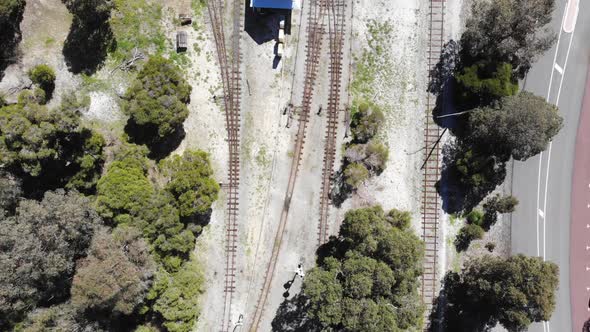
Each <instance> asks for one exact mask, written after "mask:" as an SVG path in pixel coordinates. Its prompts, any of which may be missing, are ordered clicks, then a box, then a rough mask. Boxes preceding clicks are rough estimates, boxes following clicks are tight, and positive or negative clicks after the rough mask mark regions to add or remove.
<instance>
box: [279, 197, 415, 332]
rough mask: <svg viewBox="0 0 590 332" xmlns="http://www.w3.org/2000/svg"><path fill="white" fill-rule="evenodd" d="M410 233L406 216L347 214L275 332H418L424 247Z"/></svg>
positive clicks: (368, 211) (282, 311) (374, 211)
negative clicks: (308, 331) (419, 292)
mask: <svg viewBox="0 0 590 332" xmlns="http://www.w3.org/2000/svg"><path fill="white" fill-rule="evenodd" d="M409 227H410V214H409V213H407V212H402V211H398V210H391V211H389V212H387V213H385V212H384V211H383V209H382V208H381V207H380V206H375V207H370V208H364V209H358V210H351V211H348V212H347V213H346V216H345V218H344V221H343V223H342V226H341V227H340V233H339V235H338V237H333V238H331V239H330V241H329V242H328V243H327V244H325V245H324V246H323V247H322V248H320V250H319V251H318V266H317V267H315V268H313V269H311V270H310V271H308V273H307V274H306V276H305V279H304V281H303V288H302V293H301V294H300V295H298V296H296V297H295V298H294V299H293V300H291V301H286V302H285V303H283V304H282V305H281V307H280V308H279V310H278V312H277V316H276V317H275V319H274V321H273V330H277V331H294V330H311V331H320V330H337V331H341V330H344V331H400V330H413V329H419V328H420V327H421V324H422V316H423V310H424V308H423V307H422V304H421V300H420V296H419V295H418V277H419V276H420V275H421V274H422V259H423V256H424V247H423V244H422V243H421V241H420V240H419V239H418V237H417V236H416V235H415V234H414V233H413V232H412V230H411V229H410V228H409Z"/></svg>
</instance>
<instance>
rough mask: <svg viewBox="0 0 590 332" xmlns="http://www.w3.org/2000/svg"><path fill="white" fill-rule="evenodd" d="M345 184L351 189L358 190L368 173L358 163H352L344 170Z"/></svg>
mask: <svg viewBox="0 0 590 332" xmlns="http://www.w3.org/2000/svg"><path fill="white" fill-rule="evenodd" d="M344 178H345V181H346V184H348V185H349V186H351V187H353V188H358V187H359V186H360V185H361V184H362V183H363V182H365V180H367V179H368V178H369V171H368V170H367V168H366V167H365V166H364V165H363V164H360V163H352V164H350V165H348V166H347V167H346V169H345V170H344Z"/></svg>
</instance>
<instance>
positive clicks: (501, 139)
mask: <svg viewBox="0 0 590 332" xmlns="http://www.w3.org/2000/svg"><path fill="white" fill-rule="evenodd" d="M562 125H563V119H562V117H561V116H560V115H559V114H558V111H557V107H556V106H555V105H552V104H549V103H547V102H546V101H545V99H544V98H541V97H538V96H535V95H533V94H531V93H529V92H526V91H523V92H521V93H519V94H518V95H516V96H511V97H505V98H503V99H502V100H501V102H500V103H497V104H496V105H493V106H490V107H483V108H478V109H476V111H475V112H472V113H471V114H470V116H469V132H470V133H471V135H470V140H471V141H472V142H473V144H475V145H477V146H478V147H480V148H481V149H482V150H484V151H489V152H490V153H491V154H493V155H496V156H499V157H501V158H509V157H510V156H512V157H513V158H514V159H516V160H521V161H522V160H526V159H528V158H530V157H532V156H534V155H536V154H538V153H539V152H541V151H543V150H545V148H546V147H547V144H549V141H551V139H552V138H553V137H554V136H555V135H557V133H558V132H559V130H560V129H561V127H562Z"/></svg>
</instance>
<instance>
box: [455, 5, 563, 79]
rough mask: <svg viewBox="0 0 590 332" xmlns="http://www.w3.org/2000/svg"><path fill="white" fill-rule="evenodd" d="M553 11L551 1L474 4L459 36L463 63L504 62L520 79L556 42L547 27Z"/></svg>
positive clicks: (553, 34)
mask: <svg viewBox="0 0 590 332" xmlns="http://www.w3.org/2000/svg"><path fill="white" fill-rule="evenodd" d="M554 8H555V1H554V0H533V1H524V0H493V1H484V0H478V1H474V2H473V4H472V8H471V16H470V17H469V18H468V19H467V21H466V26H465V31H464V32H463V35H462V36H461V47H462V50H463V55H462V58H463V61H464V62H465V63H466V65H468V66H469V65H471V64H473V63H476V62H477V61H479V60H487V59H494V61H498V62H507V63H510V64H511V65H512V68H513V69H514V70H515V71H516V73H517V75H518V77H519V78H523V77H524V75H525V74H526V72H527V71H528V70H529V68H530V67H531V64H532V63H533V62H534V61H535V60H536V58H537V57H538V56H539V55H541V54H542V53H544V52H545V51H547V50H548V49H549V48H551V45H553V42H554V41H555V33H553V32H551V29H550V27H549V26H548V24H549V22H551V19H552V13H553V10H554Z"/></svg>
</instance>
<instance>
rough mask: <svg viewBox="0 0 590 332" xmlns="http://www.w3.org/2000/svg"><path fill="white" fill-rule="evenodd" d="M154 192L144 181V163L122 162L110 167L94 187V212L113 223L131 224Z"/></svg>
mask: <svg viewBox="0 0 590 332" xmlns="http://www.w3.org/2000/svg"><path fill="white" fill-rule="evenodd" d="M154 193H155V190H154V187H153V185H152V183H151V182H150V181H149V179H148V178H147V166H146V162H145V161H143V160H141V159H136V158H124V159H122V160H116V161H114V162H113V163H111V164H110V165H109V167H108V169H107V172H106V174H105V175H104V176H103V177H101V178H100V180H99V181H98V185H97V198H96V202H97V209H98V211H99V213H100V214H101V216H103V217H104V218H106V219H108V220H113V221H115V222H116V223H119V224H123V223H131V222H132V219H133V217H135V216H137V215H138V214H139V213H140V212H141V210H142V209H144V208H146V207H147V206H148V204H149V201H150V199H151V197H152V195H154Z"/></svg>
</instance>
